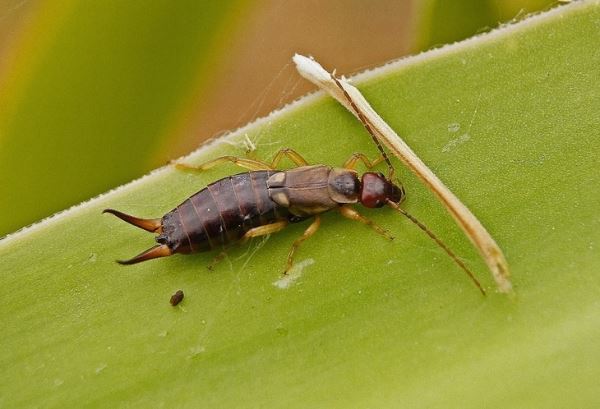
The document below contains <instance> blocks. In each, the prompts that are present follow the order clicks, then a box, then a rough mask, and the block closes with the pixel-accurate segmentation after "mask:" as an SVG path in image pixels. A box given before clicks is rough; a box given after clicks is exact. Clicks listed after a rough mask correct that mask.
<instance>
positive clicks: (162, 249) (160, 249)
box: [117, 244, 173, 265]
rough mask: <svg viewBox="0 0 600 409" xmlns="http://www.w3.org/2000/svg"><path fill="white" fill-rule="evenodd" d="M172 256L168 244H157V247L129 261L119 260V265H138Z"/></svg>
mask: <svg viewBox="0 0 600 409" xmlns="http://www.w3.org/2000/svg"><path fill="white" fill-rule="evenodd" d="M171 254H173V252H172V251H171V249H170V248H169V247H168V246H167V245H166V244H157V245H156V246H154V247H152V248H149V249H148V250H146V251H144V252H143V253H140V254H138V255H137V256H135V257H134V258H131V259H129V260H117V263H119V264H126V265H128V264H136V263H140V262H142V261H146V260H150V259H153V258H159V257H167V256H170V255H171Z"/></svg>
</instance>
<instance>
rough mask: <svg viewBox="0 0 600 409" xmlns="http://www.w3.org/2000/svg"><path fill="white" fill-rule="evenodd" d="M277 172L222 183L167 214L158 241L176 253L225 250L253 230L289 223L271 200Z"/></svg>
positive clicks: (264, 172)
mask: <svg viewBox="0 0 600 409" xmlns="http://www.w3.org/2000/svg"><path fill="white" fill-rule="evenodd" d="M273 173H276V171H255V172H249V173H241V174H239V175H234V176H229V177H226V178H224V179H221V180H218V181H216V182H214V183H212V184H210V185H208V186H207V187H206V188H204V189H202V190H201V191H199V192H198V193H196V194H194V195H192V196H191V197H190V198H189V199H187V200H186V201H185V202H183V203H181V204H180V205H179V206H177V207H176V208H175V209H173V210H172V211H170V212H169V213H167V214H165V215H164V216H163V218H162V226H163V232H162V234H161V235H160V236H158V237H157V238H156V241H158V242H159V243H161V244H167V245H168V246H169V248H170V249H171V250H172V251H173V252H174V253H192V252H198V251H207V250H212V249H216V248H223V247H225V246H227V245H228V244H230V243H233V242H235V241H237V240H240V239H241V238H242V236H244V234H245V233H246V232H247V231H248V230H250V229H251V228H253V227H258V226H263V225H265V224H269V223H273V222H275V221H277V220H282V219H287V217H288V211H287V209H286V208H284V207H281V206H278V205H277V204H276V203H275V202H273V201H272V200H271V199H270V198H269V193H268V190H267V183H266V182H267V179H268V178H269V176H271V175H272V174H273Z"/></svg>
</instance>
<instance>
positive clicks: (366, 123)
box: [329, 74, 395, 180]
mask: <svg viewBox="0 0 600 409" xmlns="http://www.w3.org/2000/svg"><path fill="white" fill-rule="evenodd" d="M329 75H331V79H332V80H333V81H334V82H335V84H336V85H337V86H338V88H339V89H340V90H342V92H343V93H344V96H345V97H346V99H347V100H348V103H349V104H350V106H352V109H353V110H354V112H355V113H356V115H357V116H358V119H360V122H362V124H363V125H364V127H365V128H366V129H367V132H369V134H370V135H371V138H372V139H373V142H375V144H376V145H377V148H378V149H379V152H381V155H382V156H383V159H384V160H385V163H386V164H387V165H388V179H390V180H391V179H392V177H393V176H394V173H395V169H394V166H392V162H391V161H390V158H389V157H388V156H387V154H386V153H385V150H384V149H383V146H381V143H379V139H377V136H375V132H373V128H371V124H370V123H369V121H368V120H367V118H365V116H364V115H363V113H362V111H361V110H360V109H358V107H357V106H356V104H355V103H354V101H353V100H352V98H350V95H348V92H347V91H346V90H345V89H344V87H343V86H342V84H340V81H339V80H338V79H337V78H336V77H335V76H334V75H333V74H329Z"/></svg>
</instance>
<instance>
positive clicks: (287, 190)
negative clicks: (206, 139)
mask: <svg viewBox="0 0 600 409" xmlns="http://www.w3.org/2000/svg"><path fill="white" fill-rule="evenodd" d="M283 157H288V158H289V159H291V160H292V161H293V162H294V163H295V164H296V165H298V167H296V168H293V169H289V170H276V167H277V165H278V164H279V162H280V161H281V159H282V158H283ZM382 159H383V158H380V160H377V161H374V162H371V161H369V159H368V158H367V157H366V156H365V155H363V154H360V153H355V154H353V155H352V156H351V157H350V158H349V159H348V160H347V161H346V162H345V163H344V166H343V167H342V168H333V167H330V166H326V165H308V163H307V162H306V161H305V160H304V158H302V156H300V155H299V154H298V153H297V152H295V151H294V150H292V149H288V148H284V149H281V150H280V151H279V152H278V153H277V155H275V158H274V159H273V161H272V162H271V163H270V164H268V163H265V162H262V161H258V160H254V159H247V158H237V157H233V156H223V157H220V158H217V159H214V160H212V161H210V162H207V163H205V164H203V165H200V166H197V167H193V166H188V165H184V164H176V167H177V168H179V169H187V170H196V171H198V170H200V171H202V170H206V169H209V168H212V167H214V166H216V165H220V164H222V163H225V162H232V163H234V164H236V165H238V166H241V167H243V168H246V169H248V170H250V172H246V173H240V174H237V175H233V176H229V177H226V178H223V179H220V180H218V181H216V182H214V183H212V184H210V185H208V186H207V187H206V188H204V189H202V190H200V191H199V192H197V193H195V194H194V195H192V196H190V197H189V198H188V199H186V200H185V201H184V202H183V203H181V204H180V205H179V206H177V207H176V208H175V209H173V210H171V211H170V212H168V213H166V214H165V215H164V216H163V217H162V218H157V219H141V218H138V217H134V216H130V215H127V214H125V213H122V212H120V211H118V210H114V209H106V210H104V212H106V213H111V214H113V215H115V216H117V217H118V218H120V219H121V220H124V221H126V222H127V223H130V224H132V225H134V226H137V227H139V228H141V229H143V230H146V231H149V232H152V233H156V234H157V236H156V242H157V243H158V244H156V245H155V246H154V247H152V248H150V249H148V250H146V251H144V252H142V253H140V254H138V255H137V256H135V257H133V258H131V259H129V260H119V261H118V262H119V263H120V264H135V263H139V262H142V261H146V260H150V259H154V258H159V257H165V256H170V255H172V254H176V253H180V254H189V253H195V252H202V251H209V250H214V249H223V248H226V247H227V246H229V245H230V244H233V243H237V242H240V241H242V242H243V241H246V240H248V239H250V238H252V237H258V236H263V235H267V234H271V233H275V232H278V231H280V230H282V229H283V228H285V227H286V226H287V225H288V224H291V223H298V222H301V221H304V220H307V219H311V218H312V219H313V221H312V223H311V224H310V225H309V226H308V228H307V229H306V230H305V231H304V233H303V234H302V236H300V237H299V238H298V239H296V241H294V243H293V244H292V247H291V249H290V251H289V254H288V258H287V264H286V267H285V270H284V273H287V272H288V271H289V270H290V269H291V267H292V265H293V257H294V254H295V252H296V250H297V248H298V247H299V246H300V244H301V243H302V242H303V241H305V240H306V239H308V238H309V237H311V236H312V235H313V234H314V233H315V232H316V231H317V230H318V228H319V226H320V223H321V219H320V217H319V215H320V214H321V213H324V212H327V211H330V210H334V209H335V210H338V211H339V212H340V213H341V214H342V216H344V217H347V218H349V219H351V220H355V221H358V222H361V223H363V224H365V225H367V226H370V227H371V228H372V229H373V230H375V231H376V232H377V233H379V234H380V235H382V236H384V237H386V238H388V239H393V237H392V236H391V235H390V233H389V232H388V231H387V230H385V229H384V228H382V227H380V226H378V225H377V224H375V223H374V222H373V221H371V220H369V219H367V218H366V217H364V216H362V215H361V214H360V213H358V212H357V211H356V210H354V209H353V208H352V207H351V205H352V204H355V203H361V204H362V205H363V206H365V207H367V208H380V207H383V206H385V205H388V206H390V207H392V208H394V209H396V210H397V211H399V212H401V213H402V214H403V215H405V216H406V217H408V218H409V219H410V220H411V221H413V222H414V223H416V224H417V226H419V227H420V228H421V229H422V230H424V231H425V232H426V233H427V234H428V235H429V236H430V237H431V238H432V239H433V240H434V241H435V242H436V243H437V244H438V245H440V246H441V247H442V248H443V249H444V250H445V251H446V252H447V253H448V254H449V255H450V257H451V258H452V259H453V260H454V261H455V262H456V263H457V264H458V265H459V266H460V267H461V268H462V269H463V270H465V271H466V272H467V274H468V275H469V277H470V278H471V280H472V281H473V282H474V283H475V285H477V287H478V288H479V289H480V291H481V292H482V293H485V292H484V290H483V288H482V287H481V285H480V284H479V282H478V281H477V280H476V279H475V277H474V276H473V274H472V273H471V272H470V271H469V270H468V269H467V268H466V266H465V265H464V264H463V263H462V262H461V261H460V260H459V259H458V258H457V257H456V256H455V255H454V253H452V251H450V249H449V248H448V247H447V246H445V245H444V244H443V243H442V242H441V241H440V240H439V239H438V238H437V237H436V236H435V235H433V233H432V232H431V231H430V230H429V229H427V228H426V227H425V226H424V225H423V224H422V223H420V222H419V221H418V220H416V219H415V218H414V217H413V216H410V215H408V213H406V211H404V210H402V209H401V208H400V207H399V204H400V203H401V202H402V201H403V200H404V198H405V191H404V188H403V187H402V186H401V185H397V184H395V183H393V182H392V181H390V180H389V179H388V178H386V177H385V176H384V175H383V174H381V173H379V172H366V173H364V174H363V175H362V176H361V177H360V178H359V175H358V172H357V171H356V170H355V169H354V168H355V166H356V165H357V163H358V162H363V163H364V164H365V165H366V167H367V168H372V167H373V166H375V165H376V164H378V163H379V162H380V161H381V160H382Z"/></svg>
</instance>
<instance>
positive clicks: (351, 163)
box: [343, 152, 385, 169]
mask: <svg viewBox="0 0 600 409" xmlns="http://www.w3.org/2000/svg"><path fill="white" fill-rule="evenodd" d="M384 160H385V158H384V157H383V155H381V156H379V157H378V158H377V159H375V160H374V161H373V162H371V161H370V160H369V158H367V156H366V155H365V154H363V153H358V152H355V153H353V154H352V156H350V157H349V158H348V160H346V162H344V165H343V167H344V168H345V169H354V168H355V167H356V163H357V162H358V161H361V162H362V163H364V164H365V166H366V167H367V169H371V168H374V167H375V166H377V165H379V164H380V163H381V162H383V161H384Z"/></svg>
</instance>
